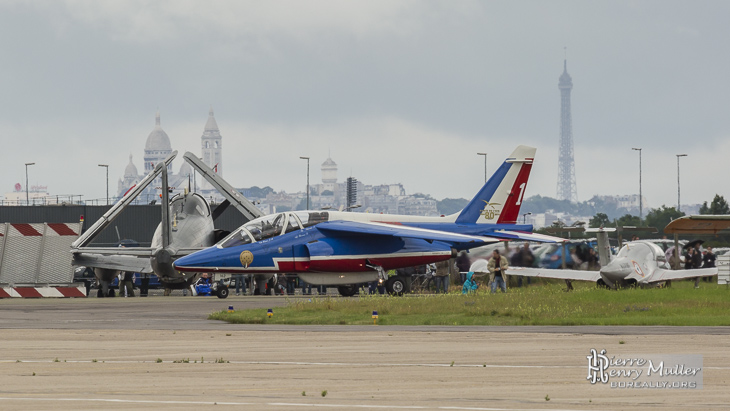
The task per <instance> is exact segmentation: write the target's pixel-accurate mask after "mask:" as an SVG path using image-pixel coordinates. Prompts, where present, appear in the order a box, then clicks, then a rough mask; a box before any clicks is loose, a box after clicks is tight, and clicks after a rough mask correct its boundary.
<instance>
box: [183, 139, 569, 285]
mask: <svg viewBox="0 0 730 411" xmlns="http://www.w3.org/2000/svg"><path fill="white" fill-rule="evenodd" d="M535 152H536V149H535V148H533V147H527V146H518V147H517V149H515V151H514V152H513V153H512V155H510V157H509V158H507V160H505V161H504V163H503V164H502V165H501V166H500V167H499V169H498V170H497V171H496V172H495V173H494V175H493V176H492V177H491V178H490V179H489V181H487V183H485V185H484V186H483V187H482V189H481V190H479V192H478V193H477V195H476V196H475V197H474V198H473V199H472V200H471V201H470V202H469V204H468V205H467V206H466V207H465V208H464V209H463V210H462V211H461V212H459V213H456V214H453V215H450V216H443V217H423V216H407V215H388V214H370V213H352V212H337V211H295V212H284V213H278V214H272V215H268V216H264V217H260V218H257V219H254V220H251V221H249V222H248V223H246V224H244V225H243V226H242V227H240V228H239V229H238V230H236V231H234V232H232V233H231V234H230V235H229V236H228V237H226V238H225V239H223V240H222V241H220V242H219V243H218V244H216V245H215V246H213V247H210V248H207V249H204V250H201V251H198V252H195V253H193V254H190V255H188V256H184V257H181V258H179V259H177V260H176V261H175V263H174V265H175V269H176V270H179V271H182V272H223V273H237V274H241V273H243V274H261V273H269V274H271V275H273V274H276V273H294V274H297V275H298V276H299V277H300V278H301V279H302V280H303V281H306V282H307V283H310V284H314V285H339V286H341V287H339V289H340V293H341V294H343V295H344V294H348V293H351V292H352V291H353V288H352V287H350V288H349V289H348V286H351V285H353V284H361V283H364V282H369V281H377V280H380V281H385V280H387V283H386V286H387V288H388V291H389V292H391V293H395V294H400V293H402V292H403V290H404V289H406V287H407V282H406V281H405V279H404V278H401V277H400V276H396V277H391V278H389V279H388V278H387V277H386V275H385V271H387V270H391V269H396V268H403V267H411V266H416V265H422V264H429V263H434V262H438V261H444V260H448V259H449V258H452V257H454V256H455V255H456V253H457V252H459V251H461V250H468V249H471V248H474V247H479V246H482V245H485V244H489V243H494V242H498V241H504V240H523V241H545V242H554V241H561V239H559V238H555V237H549V236H543V235H539V234H533V233H532V225H524V224H523V225H519V224H516V223H517V217H518V215H519V211H520V206H521V205H522V200H523V197H524V195H525V188H526V186H527V180H528V178H529V175H530V169H531V168H532V162H533V159H534V157H535ZM348 290H349V292H348ZM354 290H355V291H356V290H357V289H356V288H354Z"/></svg>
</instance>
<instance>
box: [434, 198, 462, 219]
mask: <svg viewBox="0 0 730 411" xmlns="http://www.w3.org/2000/svg"><path fill="white" fill-rule="evenodd" d="M467 204H469V200H467V199H465V198H444V199H443V200H441V201H437V202H436V209H438V210H439V213H441V214H443V215H449V214H454V213H456V212H459V211H461V210H462V209H463V208H464V207H466V205H467Z"/></svg>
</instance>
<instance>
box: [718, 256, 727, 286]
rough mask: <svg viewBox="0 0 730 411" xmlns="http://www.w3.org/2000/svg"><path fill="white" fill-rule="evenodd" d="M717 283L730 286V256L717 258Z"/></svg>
mask: <svg viewBox="0 0 730 411" xmlns="http://www.w3.org/2000/svg"><path fill="white" fill-rule="evenodd" d="M716 264H717V271H718V274H717V283H718V284H730V255H721V256H718V257H717V262H716Z"/></svg>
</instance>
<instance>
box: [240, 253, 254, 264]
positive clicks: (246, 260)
mask: <svg viewBox="0 0 730 411" xmlns="http://www.w3.org/2000/svg"><path fill="white" fill-rule="evenodd" d="M239 259H240V260H241V265H242V266H243V268H248V265H249V264H251V263H252V262H253V253H252V252H250V251H248V250H246V251H243V252H242V253H241V256H240V257H239Z"/></svg>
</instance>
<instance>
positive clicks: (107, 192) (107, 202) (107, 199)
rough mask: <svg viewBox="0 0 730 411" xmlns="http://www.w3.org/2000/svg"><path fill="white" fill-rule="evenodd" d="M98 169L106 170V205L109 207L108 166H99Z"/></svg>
mask: <svg viewBox="0 0 730 411" xmlns="http://www.w3.org/2000/svg"><path fill="white" fill-rule="evenodd" d="M99 167H105V168H106V205H109V164H99Z"/></svg>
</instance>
